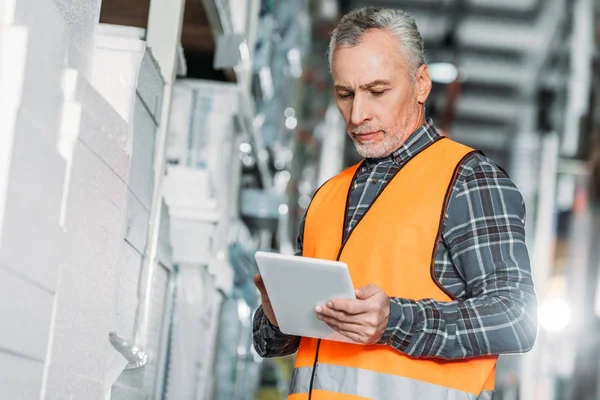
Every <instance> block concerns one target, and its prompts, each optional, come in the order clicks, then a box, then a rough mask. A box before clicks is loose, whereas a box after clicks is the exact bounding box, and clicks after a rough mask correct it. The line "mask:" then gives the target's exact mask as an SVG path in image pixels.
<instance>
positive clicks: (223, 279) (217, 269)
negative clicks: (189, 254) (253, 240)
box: [208, 257, 235, 295]
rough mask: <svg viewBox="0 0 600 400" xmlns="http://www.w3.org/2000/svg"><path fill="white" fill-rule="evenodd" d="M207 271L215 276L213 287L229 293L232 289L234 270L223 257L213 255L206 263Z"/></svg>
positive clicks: (226, 293)
mask: <svg viewBox="0 0 600 400" xmlns="http://www.w3.org/2000/svg"><path fill="white" fill-rule="evenodd" d="M208 272H209V273H210V274H211V275H213V276H214V277H215V287H216V288H218V289H219V290H220V291H222V292H223V293H225V295H229V293H231V290H233V280H234V278H235V272H234V270H233V266H232V265H231V263H230V262H229V260H227V259H226V258H225V257H214V258H213V259H211V261H210V263H209V264H208Z"/></svg>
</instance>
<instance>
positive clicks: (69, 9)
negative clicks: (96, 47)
mask: <svg viewBox="0 0 600 400" xmlns="http://www.w3.org/2000/svg"><path fill="white" fill-rule="evenodd" d="M10 3H12V7H10V8H11V10H10V11H11V14H12V18H6V16H5V20H8V21H9V22H8V23H14V24H22V25H26V26H30V27H34V28H36V29H38V30H40V31H41V32H47V34H48V36H49V37H51V38H52V37H55V36H54V35H53V28H54V25H55V21H57V20H60V21H61V22H62V25H63V28H62V29H63V30H64V29H65V28H66V30H67V32H68V35H69V44H70V47H72V48H73V50H72V51H69V54H68V56H69V60H68V61H69V64H70V65H71V66H72V67H73V68H78V69H80V70H81V71H83V72H85V71H86V69H87V68H88V67H89V62H90V57H91V55H92V50H93V32H94V28H95V26H96V24H97V23H98V18H99V15H100V0H91V1H86V2H72V1H70V0H19V1H16V2H14V1H11V2H10ZM66 55H67V54H65V56H66Z"/></svg>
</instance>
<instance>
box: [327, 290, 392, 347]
mask: <svg viewBox="0 0 600 400" xmlns="http://www.w3.org/2000/svg"><path fill="white" fill-rule="evenodd" d="M356 298H357V299H356V300H343V299H337V300H331V301H329V302H328V303H327V304H326V305H322V306H317V307H316V311H317V318H319V319H320V320H322V321H324V322H325V323H326V324H327V325H329V326H330V327H331V328H332V329H334V330H335V331H337V332H339V333H341V334H342V335H344V336H346V337H348V338H350V339H351V340H353V341H355V342H357V343H361V344H376V343H377V342H379V340H380V339H381V337H382V336H383V334H384V332H385V329H386V328H387V325H388V320H389V318H390V299H389V298H388V296H387V295H386V294H385V292H384V291H383V289H381V288H380V287H378V286H376V285H373V284H371V285H368V286H365V287H362V288H360V289H357V290H356Z"/></svg>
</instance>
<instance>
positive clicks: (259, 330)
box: [252, 217, 306, 358]
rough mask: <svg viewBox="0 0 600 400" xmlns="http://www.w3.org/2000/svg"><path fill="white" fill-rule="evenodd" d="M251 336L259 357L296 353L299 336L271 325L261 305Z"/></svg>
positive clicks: (299, 249)
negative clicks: (287, 333) (283, 331)
mask: <svg viewBox="0 0 600 400" xmlns="http://www.w3.org/2000/svg"><path fill="white" fill-rule="evenodd" d="M305 218H306V217H305ZM305 218H304V219H303V220H302V223H301V225H300V230H299V232H300V233H299V234H298V238H297V240H296V255H302V244H303V242H302V239H303V236H304V223H305ZM252 336H253V343H254V349H255V350H256V352H257V353H258V355H259V356H261V357H266V358H271V357H284V356H288V355H290V354H294V353H295V352H296V351H298V347H299V346H300V337H299V336H292V335H286V334H285V333H282V332H281V331H280V330H279V328H277V327H276V326H274V325H273V324H271V322H270V321H269V319H268V318H267V317H266V315H265V313H264V311H263V308H262V305H261V306H259V307H258V309H257V310H256V313H255V314H254V319H253V323H252Z"/></svg>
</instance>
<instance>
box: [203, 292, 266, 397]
mask: <svg viewBox="0 0 600 400" xmlns="http://www.w3.org/2000/svg"><path fill="white" fill-rule="evenodd" d="M252 314H253V313H252V310H251V308H250V306H248V304H247V303H246V302H245V300H244V299H243V297H242V293H241V291H240V289H239V288H234V290H233V295H232V296H231V297H228V298H227V299H226V300H225V302H224V303H223V306H222V309H221V317H220V324H219V325H220V326H219V335H218V342H217V351H216V358H215V391H214V396H213V399H214V400H250V399H253V398H254V394H255V392H256V388H257V385H258V380H259V363H260V360H259V359H258V358H257V357H256V356H255V353H254V352H253V350H252Z"/></svg>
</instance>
